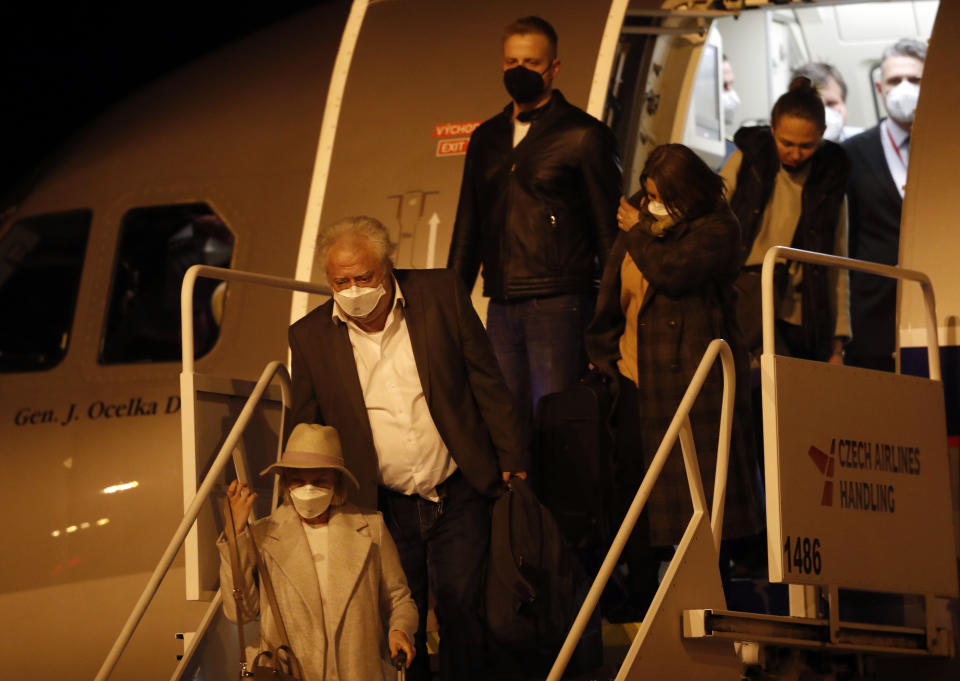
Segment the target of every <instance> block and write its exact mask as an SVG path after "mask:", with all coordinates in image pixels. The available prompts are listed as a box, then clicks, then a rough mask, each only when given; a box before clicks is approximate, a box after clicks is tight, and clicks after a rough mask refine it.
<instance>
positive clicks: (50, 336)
mask: <svg viewBox="0 0 960 681" xmlns="http://www.w3.org/2000/svg"><path fill="white" fill-rule="evenodd" d="M92 215H93V214H92V213H91V212H90V211H88V210H76V211H69V212H65V213H51V214H48V215H35V216H32V217H28V218H24V219H23V220H19V221H17V222H15V223H13V224H12V225H10V228H9V229H7V230H4V231H0V320H2V322H0V372H4V373H14V372H23V371H41V370H43V369H49V368H51V367H54V366H56V365H57V364H59V363H60V361H61V360H62V359H63V357H64V355H65V354H66V352H67V345H68V343H69V340H70V331H71V327H72V326H73V316H74V311H75V310H76V306H77V291H78V289H79V288H80V274H81V273H82V272H83V257H84V254H85V253H86V250H87V237H88V236H89V235H90V221H91V218H92Z"/></svg>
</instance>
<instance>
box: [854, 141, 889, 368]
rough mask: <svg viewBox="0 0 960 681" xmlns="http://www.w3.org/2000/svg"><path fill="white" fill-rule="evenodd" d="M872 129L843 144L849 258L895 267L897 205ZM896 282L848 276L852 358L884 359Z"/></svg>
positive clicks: (886, 351)
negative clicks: (848, 166) (846, 159)
mask: <svg viewBox="0 0 960 681" xmlns="http://www.w3.org/2000/svg"><path fill="white" fill-rule="evenodd" d="M880 135H881V129H880V126H879V125H877V126H874V127H872V128H870V129H869V130H867V131H866V132H863V133H861V134H859V135H856V136H854V137H851V138H850V139H849V140H847V141H846V142H844V144H843V148H844V149H845V150H846V152H847V156H848V157H849V158H850V164H851V170H850V179H849V182H848V184H847V206H848V208H849V211H850V213H849V215H850V237H849V239H850V248H849V252H850V257H851V258H857V259H858V260H870V261H872V262H879V263H883V264H885V265H896V264H897V263H898V260H899V254H900V212H901V210H902V209H903V199H902V198H901V197H900V192H899V191H898V190H897V186H896V184H894V181H893V176H892V175H891V174H890V169H889V168H888V167H887V159H886V157H885V156H884V153H883V144H882V143H881V141H880ZM896 308H897V282H896V281H895V280H893V279H885V278H882V277H877V276H874V275H870V274H863V273H861V272H851V273H850V323H851V325H852V327H853V338H852V340H851V341H850V345H849V346H848V348H847V353H848V355H850V356H851V358H852V359H855V358H857V357H861V356H862V357H890V355H891V354H892V353H893V350H894V336H895V333H896V328H895V326H896Z"/></svg>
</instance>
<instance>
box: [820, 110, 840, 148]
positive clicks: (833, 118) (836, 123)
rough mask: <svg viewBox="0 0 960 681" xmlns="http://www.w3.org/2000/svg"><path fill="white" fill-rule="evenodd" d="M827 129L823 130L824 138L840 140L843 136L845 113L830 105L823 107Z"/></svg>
mask: <svg viewBox="0 0 960 681" xmlns="http://www.w3.org/2000/svg"><path fill="white" fill-rule="evenodd" d="M823 114H824V117H825V119H826V123H827V129H826V130H824V131H823V139H825V140H830V141H831V142H839V141H840V138H841V137H842V136H843V114H842V113H840V112H839V111H837V110H836V109H832V108H830V107H829V106H825V107H823Z"/></svg>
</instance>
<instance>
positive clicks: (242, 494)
mask: <svg viewBox="0 0 960 681" xmlns="http://www.w3.org/2000/svg"><path fill="white" fill-rule="evenodd" d="M227 498H228V499H229V500H230V511H231V512H232V513H233V522H234V527H236V528H237V532H239V531H240V530H242V529H243V528H244V527H245V526H246V524H247V518H249V517H250V511H251V509H253V502H254V500H255V499H256V498H257V493H256V492H253V491H252V490H250V489H249V488H248V487H247V485H246V483H243V482H237V481H236V480H234V481H233V482H231V483H230V487H228V488H227ZM227 521H228V522H229V518H228V519H227Z"/></svg>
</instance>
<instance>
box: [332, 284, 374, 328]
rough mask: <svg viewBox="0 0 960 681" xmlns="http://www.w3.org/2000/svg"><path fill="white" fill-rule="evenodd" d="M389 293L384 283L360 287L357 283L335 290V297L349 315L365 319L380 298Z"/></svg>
mask: <svg viewBox="0 0 960 681" xmlns="http://www.w3.org/2000/svg"><path fill="white" fill-rule="evenodd" d="M385 295H387V291H386V289H384V288H383V284H380V285H379V286H377V288H360V287H359V286H357V285H356V284H354V285H353V286H351V287H350V288H348V289H344V290H343V291H334V292H333V299H334V300H335V301H337V305H339V306H340V309H341V310H343V311H344V313H345V314H346V315H347V316H348V317H353V318H354V319H363V318H364V317H366V316H367V315H369V314H370V313H371V312H373V310H374V308H376V306H377V304H378V303H379V302H380V299H381V298H383V297H384V296H385Z"/></svg>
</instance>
